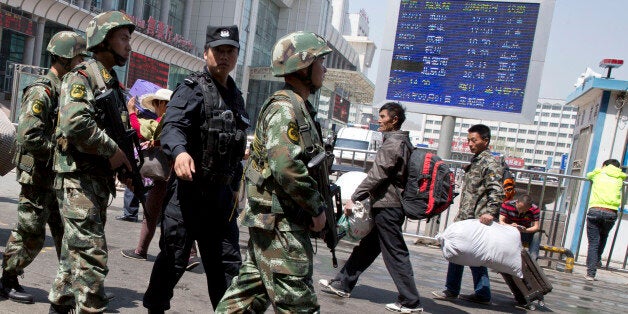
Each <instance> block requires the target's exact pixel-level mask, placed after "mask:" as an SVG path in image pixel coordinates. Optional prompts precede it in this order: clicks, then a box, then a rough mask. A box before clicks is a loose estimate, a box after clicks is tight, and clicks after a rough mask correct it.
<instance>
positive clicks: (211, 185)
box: [144, 25, 249, 313]
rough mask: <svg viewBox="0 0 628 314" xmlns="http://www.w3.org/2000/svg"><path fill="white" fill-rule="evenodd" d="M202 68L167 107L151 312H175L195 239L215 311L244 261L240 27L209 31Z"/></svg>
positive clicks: (246, 121) (244, 123)
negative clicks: (167, 161)
mask: <svg viewBox="0 0 628 314" xmlns="http://www.w3.org/2000/svg"><path fill="white" fill-rule="evenodd" d="M206 38H207V39H206V41H205V53H204V57H205V62H206V67H205V69H204V70H203V71H201V72H197V73H192V74H191V75H189V76H188V77H187V78H186V79H185V80H184V81H183V84H181V85H179V86H178V87H177V88H176V90H175V91H174V94H173V95H172V97H171V99H170V102H168V105H167V107H166V114H165V117H164V118H163V120H162V121H163V131H162V133H161V146H162V148H163V151H164V153H165V154H166V155H167V156H169V157H170V158H171V159H173V160H174V171H175V172H176V176H171V179H170V180H169V182H168V190H167V194H166V197H165V199H166V201H167V202H166V204H167V205H165V208H164V212H163V214H162V218H161V219H162V221H161V238H160V239H159V248H160V250H161V251H160V252H159V255H157V259H156V260H155V264H154V265H153V271H152V273H151V276H150V283H149V285H148V288H147V289H146V293H145V294H144V307H146V308H147V309H148V311H149V313H163V312H164V311H165V310H168V309H169V308H170V299H172V295H173V289H174V287H175V286H176V284H177V282H178V281H179V279H180V278H181V276H182V275H183V273H184V272H185V269H186V267H187V265H188V257H189V256H190V248H191V247H192V245H193V244H194V240H196V242H197V244H198V252H199V253H200V255H201V262H202V263H203V267H204V268H205V276H206V277H207V290H208V292H209V298H210V300H211V303H212V306H213V307H214V308H216V305H218V302H219V301H220V299H221V298H222V296H223V295H224V293H225V290H227V287H229V284H230V283H231V280H232V279H233V277H234V276H236V275H237V274H238V269H239V268H240V265H241V264H242V258H241V256H240V245H239V230H238V225H237V210H236V208H237V206H236V204H235V200H236V199H237V191H238V189H239V187H240V180H239V179H240V178H241V177H242V164H241V161H242V158H243V157H244V151H245V147H246V129H247V128H248V126H249V119H248V115H247V114H246V111H245V109H244V99H243V98H242V93H241V92H240V90H239V89H238V87H237V86H236V84H235V81H234V80H233V79H232V78H231V76H229V72H231V71H233V69H234V68H235V65H236V62H237V60H238V52H239V50H240V44H239V35H238V28H237V26H235V25H234V26H208V27H207V37H206Z"/></svg>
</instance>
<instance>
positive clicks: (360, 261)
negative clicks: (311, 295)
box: [334, 208, 421, 307]
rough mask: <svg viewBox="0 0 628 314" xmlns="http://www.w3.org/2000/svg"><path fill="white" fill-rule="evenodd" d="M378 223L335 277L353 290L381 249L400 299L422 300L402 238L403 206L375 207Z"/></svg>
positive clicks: (411, 303)
mask: <svg viewBox="0 0 628 314" xmlns="http://www.w3.org/2000/svg"><path fill="white" fill-rule="evenodd" d="M372 215H373V219H374V220H375V226H374V227H373V230H371V232H370V233H369V234H367V235H366V236H365V237H364V238H362V240H361V241H360V243H359V244H358V245H357V246H356V247H354V248H353V252H351V256H349V259H348V260H347V262H346V263H345V265H344V266H343V267H342V269H341V270H340V272H339V273H338V274H337V275H336V278H334V280H338V281H340V282H341V283H342V287H343V289H344V290H345V291H348V292H350V291H351V290H353V288H354V287H355V285H356V284H357V282H358V278H359V277H360V274H362V272H364V271H365V270H366V269H367V268H368V267H369V266H370V265H371V264H372V263H373V261H374V260H375V259H376V258H377V256H379V254H380V253H382V258H383V259H384V264H385V265H386V269H388V273H390V276H391V277H392V280H393V282H394V283H395V286H397V291H399V296H398V297H397V302H399V303H400V304H401V305H403V306H406V307H417V306H419V305H420V304H421V301H420V300H419V292H418V291H417V288H416V283H415V282H414V273H413V271H412V265H411V264H410V253H409V252H408V247H407V246H406V242H405V241H404V239H403V234H402V231H401V226H402V225H403V222H404V220H405V215H404V213H403V210H402V209H401V208H373V210H372Z"/></svg>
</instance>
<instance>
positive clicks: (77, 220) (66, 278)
mask: <svg viewBox="0 0 628 314" xmlns="http://www.w3.org/2000/svg"><path fill="white" fill-rule="evenodd" d="M94 185H97V184H96V183H94V184H85V185H84V186H86V187H88V188H91V187H93V186H94ZM57 197H58V199H59V202H60V204H61V210H60V211H61V217H62V219H63V225H64V227H65V233H64V234H63V241H62V244H61V261H60V262H59V268H58V270H57V276H56V278H55V280H54V283H53V284H52V288H51V290H50V294H49V295H48V300H50V302H52V303H54V304H59V305H74V304H76V309H77V312H78V313H95V312H102V311H104V310H105V309H106V308H107V303H108V300H107V298H106V297H105V290H104V281H105V276H106V275H107V273H108V272H109V269H108V268H107V243H106V241H105V222H106V209H107V200H108V194H107V193H104V194H103V193H102V191H98V189H96V188H95V189H93V190H91V189H78V188H68V187H65V188H63V189H61V190H58V191H57Z"/></svg>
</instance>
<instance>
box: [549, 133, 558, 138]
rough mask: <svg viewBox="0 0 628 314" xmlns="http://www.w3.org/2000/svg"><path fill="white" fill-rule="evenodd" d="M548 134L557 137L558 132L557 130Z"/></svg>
mask: <svg viewBox="0 0 628 314" xmlns="http://www.w3.org/2000/svg"><path fill="white" fill-rule="evenodd" d="M547 135H549V136H552V137H555V136H556V135H558V133H556V132H548V133H547Z"/></svg>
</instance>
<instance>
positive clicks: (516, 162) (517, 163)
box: [504, 157, 525, 168]
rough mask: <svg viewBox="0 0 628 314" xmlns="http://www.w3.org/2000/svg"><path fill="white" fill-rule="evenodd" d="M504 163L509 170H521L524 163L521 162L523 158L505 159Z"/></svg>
mask: <svg viewBox="0 0 628 314" xmlns="http://www.w3.org/2000/svg"><path fill="white" fill-rule="evenodd" d="M504 161H505V162H506V164H507V165H508V167H510V168H523V166H524V165H525V161H524V160H523V158H517V157H506V158H504Z"/></svg>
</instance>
